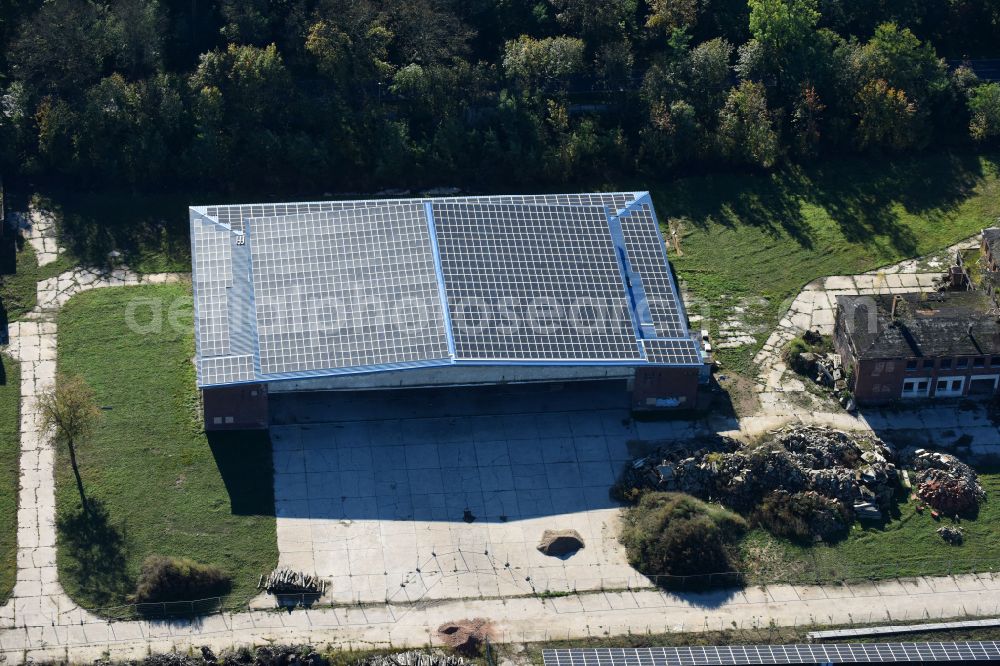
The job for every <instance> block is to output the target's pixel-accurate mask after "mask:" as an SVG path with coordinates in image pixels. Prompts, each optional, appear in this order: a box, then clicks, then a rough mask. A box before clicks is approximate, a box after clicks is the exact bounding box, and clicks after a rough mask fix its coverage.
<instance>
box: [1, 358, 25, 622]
mask: <svg viewBox="0 0 1000 666" xmlns="http://www.w3.org/2000/svg"><path fill="white" fill-rule="evenodd" d="M0 359H2V362H3V377H2V378H0V603H3V602H5V601H6V600H7V598H8V597H9V596H10V593H11V591H12V590H13V589H14V579H15V576H16V573H17V571H16V564H17V489H18V477H19V476H20V468H19V466H18V460H19V458H20V451H21V448H20V446H21V444H20V437H19V430H20V428H19V424H20V407H21V371H20V367H19V366H18V364H17V362H16V361H14V360H13V359H10V358H8V357H7V356H6V355H0Z"/></svg>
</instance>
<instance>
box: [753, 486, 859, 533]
mask: <svg viewBox="0 0 1000 666" xmlns="http://www.w3.org/2000/svg"><path fill="white" fill-rule="evenodd" d="M750 515H751V520H752V521H753V523H754V524H755V525H759V526H760V527H763V528H764V529H765V530H767V531H768V532H770V533H771V534H773V535H774V536H777V537H782V538H785V539H790V540H792V541H797V542H800V543H811V542H812V541H813V540H814V536H815V535H817V534H818V533H819V530H817V525H816V523H817V522H818V521H823V522H828V523H831V526H830V527H829V528H827V529H824V530H823V531H824V532H827V534H828V535H829V536H831V537H833V538H824V539H823V540H824V541H827V542H830V541H835V540H836V537H839V536H843V535H845V534H846V533H847V529H848V526H849V525H850V523H851V522H853V517H852V516H850V515H849V514H848V512H847V509H846V507H845V506H844V505H843V504H840V503H838V502H834V501H831V500H829V499H827V498H824V497H823V496H822V495H819V494H817V493H808V492H805V493H801V492H800V493H789V492H785V491H780V490H779V491H774V492H771V493H768V494H767V495H766V496H765V497H764V499H762V500H761V502H760V504H759V505H758V506H757V508H756V509H754V510H753V512H752V513H751V514H750Z"/></svg>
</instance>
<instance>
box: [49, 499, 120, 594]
mask: <svg viewBox="0 0 1000 666" xmlns="http://www.w3.org/2000/svg"><path fill="white" fill-rule="evenodd" d="M87 503H88V504H89V506H90V512H89V513H88V512H85V511H84V510H83V508H82V507H76V508H75V509H73V510H72V511H71V512H69V513H65V514H61V515H60V516H59V517H58V519H57V524H56V527H57V529H58V532H59V547H60V549H62V550H64V551H65V554H66V555H68V558H67V559H66V560H65V562H67V563H68V565H67V566H64V567H63V572H62V573H63V574H64V575H68V576H69V578H70V579H71V580H72V581H73V583H74V584H75V586H76V587H77V588H78V589H79V591H80V593H81V595H80V596H83V597H84V598H86V599H89V600H91V601H92V603H94V604H97V605H108V604H117V603H121V602H122V600H123V599H124V598H125V597H126V596H127V595H128V594H130V593H131V592H132V588H133V585H132V580H131V579H130V578H129V576H128V573H127V571H126V557H125V551H126V548H127V545H126V537H125V533H124V531H123V530H121V529H120V528H118V527H117V526H116V525H114V524H112V523H111V519H110V516H109V514H108V510H107V508H106V507H105V506H104V504H103V503H102V502H101V501H100V500H97V499H94V498H88V499H87Z"/></svg>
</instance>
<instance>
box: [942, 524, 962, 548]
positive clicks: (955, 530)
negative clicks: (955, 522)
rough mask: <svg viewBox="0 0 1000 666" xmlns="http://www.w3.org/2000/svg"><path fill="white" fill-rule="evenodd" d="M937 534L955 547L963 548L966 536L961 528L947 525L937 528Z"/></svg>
mask: <svg viewBox="0 0 1000 666" xmlns="http://www.w3.org/2000/svg"><path fill="white" fill-rule="evenodd" d="M937 533H938V534H940V535H941V538H942V539H944V540H945V541H947V542H948V543H950V544H951V545H953V546H961V545H962V541H963V540H964V539H965V536H964V535H963V534H962V528H961V527H952V526H951V525H945V526H944V527H939V528H937Z"/></svg>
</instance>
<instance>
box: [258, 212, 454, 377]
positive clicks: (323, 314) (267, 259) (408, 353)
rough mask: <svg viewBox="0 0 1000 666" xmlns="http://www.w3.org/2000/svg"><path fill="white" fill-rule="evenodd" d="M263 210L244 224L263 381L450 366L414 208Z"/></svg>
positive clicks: (424, 233) (430, 263) (428, 250)
mask: <svg viewBox="0 0 1000 666" xmlns="http://www.w3.org/2000/svg"><path fill="white" fill-rule="evenodd" d="M252 208H255V209H256V208H257V207H252ZM268 210H269V209H265V208H263V207H261V209H260V210H252V211H250V213H251V214H252V215H253V216H254V217H252V218H251V217H248V218H245V219H248V220H250V222H249V223H248V229H247V232H248V234H249V237H250V238H249V242H250V244H251V254H252V266H253V282H254V300H255V307H256V314H257V320H256V325H257V337H258V341H259V352H260V353H259V356H260V365H261V372H262V373H263V374H264V375H270V374H281V373H294V372H303V371H314V370H317V369H341V368H351V367H371V366H380V365H392V364H406V363H414V362H420V361H428V360H432V359H444V358H447V357H448V355H449V349H448V340H447V332H446V329H445V326H444V318H443V316H442V310H443V308H442V304H441V295H440V290H439V286H438V281H437V273H436V268H435V263H434V254H433V248H432V245H431V239H430V232H429V227H428V223H427V218H426V214H425V210H424V207H423V206H422V205H419V204H398V203H393V204H391V205H381V206H370V207H367V208H356V209H350V210H343V211H319V212H307V213H297V214H293V215H284V216H280V217H258V215H259V214H265V213H267V212H268ZM284 210H287V209H284Z"/></svg>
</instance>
